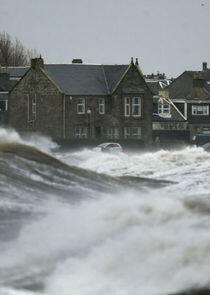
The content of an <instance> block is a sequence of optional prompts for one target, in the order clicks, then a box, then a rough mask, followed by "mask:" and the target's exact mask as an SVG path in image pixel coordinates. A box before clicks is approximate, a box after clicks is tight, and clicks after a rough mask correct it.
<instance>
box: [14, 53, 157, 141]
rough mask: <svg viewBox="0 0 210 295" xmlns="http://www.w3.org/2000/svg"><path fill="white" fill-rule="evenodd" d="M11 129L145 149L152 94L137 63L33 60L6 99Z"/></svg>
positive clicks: (56, 137) (150, 129)
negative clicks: (102, 63)
mask: <svg viewBox="0 0 210 295" xmlns="http://www.w3.org/2000/svg"><path fill="white" fill-rule="evenodd" d="M9 124H10V126H12V127H14V128H16V129H17V130H18V131H23V132H25V131H37V132H41V133H43V134H46V135H49V136H51V137H52V138H53V139H55V140H69V141H72V142H73V141H74V142H75V141H76V142H80V143H82V142H87V141H88V140H89V141H94V140H95V141H99V142H100V141H120V142H121V141H122V142H136V143H137V144H139V145H140V144H149V143H150V142H151V138H152V92H151V90H150V89H149V87H148V85H147V84H146V82H145V80H144V78H143V75H142V73H141V70H140V68H139V65H138V60H137V59H136V62H135V64H134V62H133V59H132V60H131V63H130V64H127V65H88V64H83V63H82V61H81V60H73V62H72V64H49V65H48V64H44V62H43V59H42V58H36V59H32V61H31V67H30V68H28V69H27V70H26V71H25V72H24V74H23V76H22V78H21V79H20V80H19V81H18V82H17V84H16V85H15V86H14V88H13V89H12V91H11V93H10V101H9Z"/></svg>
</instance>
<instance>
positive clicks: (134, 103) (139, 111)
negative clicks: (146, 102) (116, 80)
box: [132, 96, 141, 117]
mask: <svg viewBox="0 0 210 295" xmlns="http://www.w3.org/2000/svg"><path fill="white" fill-rule="evenodd" d="M136 99H138V102H137V103H136V102H135V100H136ZM135 107H138V114H137V115H136V114H134V110H135ZM132 116H133V117H141V98H140V97H138V96H136V97H132Z"/></svg>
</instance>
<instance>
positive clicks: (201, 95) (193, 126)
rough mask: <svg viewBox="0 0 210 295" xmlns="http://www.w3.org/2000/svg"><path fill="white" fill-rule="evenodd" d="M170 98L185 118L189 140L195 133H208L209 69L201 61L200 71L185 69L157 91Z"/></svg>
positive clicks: (209, 128) (209, 130) (209, 120)
mask: <svg viewBox="0 0 210 295" xmlns="http://www.w3.org/2000/svg"><path fill="white" fill-rule="evenodd" d="M159 95H160V96H162V97H164V98H166V99H170V100H171V101H172V102H173V104H174V105H175V106H176V108H177V109H178V110H179V111H180V112H181V113H182V115H183V116H184V117H185V119H186V120H187V126H188V127H187V131H188V134H189V138H190V141H192V139H193V138H194V137H195V135H196V134H197V133H205V134H210V114H209V108H210V69H208V68H207V63H205V62H204V63H203V67H202V70H201V71H185V72H183V73H182V74H181V75H180V76H179V77H178V78H176V79H174V80H173V82H172V83H171V84H170V85H169V86H167V87H166V88H164V89H163V90H160V91H159Z"/></svg>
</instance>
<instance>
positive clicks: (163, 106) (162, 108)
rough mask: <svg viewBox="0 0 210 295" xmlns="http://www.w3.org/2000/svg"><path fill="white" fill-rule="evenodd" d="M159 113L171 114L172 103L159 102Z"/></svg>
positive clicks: (163, 114)
mask: <svg viewBox="0 0 210 295" xmlns="http://www.w3.org/2000/svg"><path fill="white" fill-rule="evenodd" d="M158 114H159V115H162V116H169V115H170V104H169V103H165V102H163V103H158Z"/></svg>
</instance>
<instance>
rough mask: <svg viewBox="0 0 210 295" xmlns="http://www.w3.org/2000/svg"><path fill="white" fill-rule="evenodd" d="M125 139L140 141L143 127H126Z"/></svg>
mask: <svg viewBox="0 0 210 295" xmlns="http://www.w3.org/2000/svg"><path fill="white" fill-rule="evenodd" d="M124 138H125V139H140V138H141V127H125V128H124Z"/></svg>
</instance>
